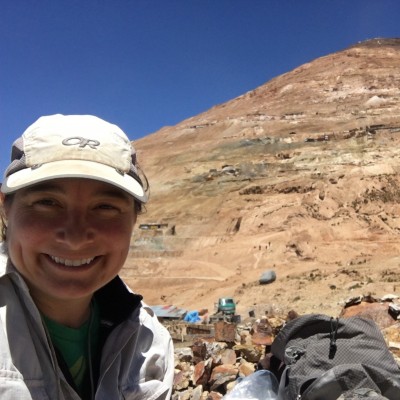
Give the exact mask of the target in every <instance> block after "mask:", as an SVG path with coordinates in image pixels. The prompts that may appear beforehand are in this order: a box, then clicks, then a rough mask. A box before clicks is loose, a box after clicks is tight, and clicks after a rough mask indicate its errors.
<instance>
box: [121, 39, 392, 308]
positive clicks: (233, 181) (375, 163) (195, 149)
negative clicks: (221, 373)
mask: <svg viewBox="0 0 400 400" xmlns="http://www.w3.org/2000/svg"><path fill="white" fill-rule="evenodd" d="M399 49H400V46H399V40H371V41H367V42H364V43H360V44H357V45H355V46H352V47H350V48H347V49H344V50H341V51H338V52H336V53H332V54H328V55H324V54H321V56H322V57H321V58H318V59H316V60H310V62H309V63H307V64H304V65H301V66H298V67H297V68H296V69H294V70H293V71H288V72H287V73H285V74H283V75H281V76H278V77H276V78H274V79H271V80H270V81H269V82H266V83H265V84H263V85H261V86H260V87H258V88H255V89H254V90H252V91H250V92H248V93H245V94H243V95H241V96H239V97H237V98H235V99H232V100H231V101H228V102H226V103H224V104H220V105H216V106H215V107H213V108H211V109H210V110H208V111H205V112H204V113H202V114H200V115H197V116H193V117H192V118H189V119H187V120H185V121H182V122H181V123H179V124H177V125H176V126H173V127H165V128H163V129H161V130H160V131H158V132H156V133H154V134H152V135H149V136H147V137H145V138H143V139H140V140H138V141H137V142H136V143H135V145H136V147H137V149H138V159H139V161H140V163H141V166H142V167H143V169H144V171H145V172H146V175H147V176H148V178H149V181H150V186H151V198H150V201H149V203H148V205H146V208H147V212H146V213H144V214H143V215H141V216H140V217H139V223H147V222H154V221H157V222H159V223H160V224H163V223H166V224H168V226H167V227H166V228H165V229H164V228H160V230H159V231H151V232H150V231H144V230H143V231H142V230H140V229H136V231H135V234H134V236H133V241H132V248H131V254H130V257H131V258H130V261H129V262H128V263H127V266H126V268H125V269H124V271H123V275H124V278H126V280H127V282H128V284H129V285H130V286H131V287H132V288H133V290H134V291H137V292H140V293H141V294H143V295H144V298H145V300H146V301H147V302H148V303H149V304H160V303H163V304H175V305H177V306H181V307H185V308H186V309H189V310H190V309H196V310H200V309H202V308H207V309H208V310H210V313H211V310H213V309H214V302H215V301H216V300H217V299H218V298H219V297H224V296H233V297H235V300H237V302H238V304H237V311H238V312H239V313H240V314H242V315H243V316H244V315H247V314H248V311H249V310H250V309H253V308H255V307H260V308H261V309H262V310H263V311H269V312H270V313H271V312H272V313H276V311H277V310H278V311H284V313H283V314H285V312H287V311H289V310H290V309H295V310H296V311H297V312H298V313H300V314H304V313H306V312H322V313H326V314H330V315H334V316H335V315H338V313H339V312H340V310H341V302H342V301H343V300H345V299H346V298H348V297H349V296H353V295H358V294H367V293H369V292H371V293H374V294H376V295H377V296H378V297H381V296H382V295H384V294H386V293H396V290H397V291H398V290H399V288H400V272H399V265H398V264H399V263H398V256H399V254H400V245H399V237H398V232H399V229H400V219H399V218H398V216H399V215H400V177H399V174H398V172H399V159H400V102H399V98H400V50H399ZM338 50H340V49H338ZM138 225H139V224H138ZM160 226H161V225H160ZM172 228H173V229H172ZM270 269H272V270H274V271H275V272H276V276H277V279H276V281H274V282H273V283H271V284H269V285H267V286H262V285H259V284H258V281H259V278H260V276H261V275H262V273H263V272H264V271H265V270H270Z"/></svg>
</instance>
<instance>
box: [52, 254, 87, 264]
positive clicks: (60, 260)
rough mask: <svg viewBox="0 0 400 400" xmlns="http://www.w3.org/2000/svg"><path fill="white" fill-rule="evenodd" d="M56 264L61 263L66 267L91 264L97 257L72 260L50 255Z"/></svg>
mask: <svg viewBox="0 0 400 400" xmlns="http://www.w3.org/2000/svg"><path fill="white" fill-rule="evenodd" d="M48 256H49V257H50V258H51V259H52V260H53V261H54V262H55V263H56V264H59V265H61V266H64V267H82V266H85V265H88V264H90V263H91V262H92V261H93V260H94V259H95V257H92V258H82V259H80V260H72V259H68V258H61V257H57V256H52V255H50V254H49V255H48Z"/></svg>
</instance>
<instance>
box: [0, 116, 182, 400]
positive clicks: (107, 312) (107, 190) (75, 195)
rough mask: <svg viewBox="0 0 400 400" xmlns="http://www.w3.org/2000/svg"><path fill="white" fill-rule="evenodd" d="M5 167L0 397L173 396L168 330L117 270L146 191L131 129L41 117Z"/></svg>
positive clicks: (92, 121)
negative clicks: (131, 139) (129, 137)
mask: <svg viewBox="0 0 400 400" xmlns="http://www.w3.org/2000/svg"><path fill="white" fill-rule="evenodd" d="M139 175H141V177H140V176H139ZM4 177H5V180H4V182H3V184H2V187H1V204H2V223H3V228H4V229H3V231H2V232H3V234H2V240H3V242H2V255H1V258H0V261H1V264H2V266H3V268H2V271H1V275H0V323H1V324H2V328H3V329H2V330H0V331H4V332H6V333H7V334H6V335H4V336H3V335H0V352H1V354H2V355H3V358H5V359H3V358H2V360H1V361H2V363H4V365H6V368H2V369H1V371H0V378H1V379H0V398H1V399H2V400H3V399H6V400H7V399H10V400H11V399H16V398H18V399H22V400H24V399H33V400H41V399H56V400H63V399H90V400H92V399H104V398H107V399H110V400H113V399H115V400H117V399H127V398H129V399H150V398H151V399H160V400H161V399H168V398H169V397H170V394H171V389H172V380H173V371H174V369H173V368H174V363H173V349H172V341H171V338H170V336H169V334H168V332H167V331H166V329H165V328H164V327H163V326H162V325H161V324H160V323H159V322H158V321H157V319H156V317H155V316H154V315H153V314H152V313H151V311H149V308H148V307H147V306H146V305H145V303H143V301H142V297H141V296H140V295H137V294H134V293H132V292H131V291H130V290H129V289H128V288H127V287H126V286H125V284H124V283H123V282H122V281H121V279H120V278H119V276H118V273H119V271H120V270H121V268H122V267H123V265H124V263H125V261H126V258H127V255H128V251H129V245H130V238H131V235H132V230H133V228H134V225H135V223H136V218H137V213H138V212H139V211H140V210H141V207H142V205H143V204H144V203H145V202H146V201H147V194H146V191H147V180H146V178H145V176H144V174H143V173H141V172H140V170H139V168H138V165H137V161H136V154H135V150H134V148H133V147H132V145H131V143H130V141H129V139H128V138H127V137H126V135H125V134H124V133H123V132H122V131H121V130H120V129H119V128H118V127H117V126H115V125H112V124H109V123H108V122H106V121H103V120H101V119H99V118H97V117H93V116H87V115H86V116H61V115H55V116H49V117H42V118H40V119H39V120H38V121H37V122H35V123H34V124H33V125H31V126H30V127H29V128H28V129H27V130H26V131H25V132H24V134H23V135H22V137H21V138H19V139H18V140H17V141H16V142H15V143H14V146H13V149H12V162H11V164H10V166H9V167H8V169H7V170H6V172H5V175H4ZM143 182H145V183H146V185H144V184H143ZM22 348H23V350H24V351H23V352H21V349H22Z"/></svg>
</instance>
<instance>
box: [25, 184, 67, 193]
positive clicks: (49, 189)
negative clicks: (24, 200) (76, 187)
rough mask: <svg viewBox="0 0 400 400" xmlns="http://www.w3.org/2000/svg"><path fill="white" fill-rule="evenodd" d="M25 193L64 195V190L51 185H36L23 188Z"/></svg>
mask: <svg viewBox="0 0 400 400" xmlns="http://www.w3.org/2000/svg"><path fill="white" fill-rule="evenodd" d="M25 192H26V193H27V194H29V193H37V192H58V193H64V190H63V189H62V187H61V186H59V185H57V184H53V183H48V182H46V183H39V184H37V185H33V186H29V187H27V188H25Z"/></svg>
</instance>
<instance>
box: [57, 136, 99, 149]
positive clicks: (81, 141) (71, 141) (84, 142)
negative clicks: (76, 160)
mask: <svg viewBox="0 0 400 400" xmlns="http://www.w3.org/2000/svg"><path fill="white" fill-rule="evenodd" d="M62 144H63V145H64V146H79V147H86V146H89V147H90V148H91V149H94V150H97V149H96V147H97V146H100V142H99V141H98V140H93V139H85V138H83V137H80V136H74V137H70V138H67V139H64V140H63V141H62Z"/></svg>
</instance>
